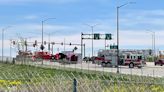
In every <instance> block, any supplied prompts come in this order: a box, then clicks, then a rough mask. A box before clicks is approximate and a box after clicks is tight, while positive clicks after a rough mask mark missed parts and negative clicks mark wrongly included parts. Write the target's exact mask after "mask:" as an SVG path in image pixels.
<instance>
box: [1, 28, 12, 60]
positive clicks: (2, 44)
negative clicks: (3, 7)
mask: <svg viewBox="0 0 164 92" xmlns="http://www.w3.org/2000/svg"><path fill="white" fill-rule="evenodd" d="M10 27H11V26H7V27H5V28H3V29H2V62H3V57H4V55H3V50H4V31H5V30H6V29H8V28H10Z"/></svg>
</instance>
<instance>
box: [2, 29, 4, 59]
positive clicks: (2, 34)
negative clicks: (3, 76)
mask: <svg viewBox="0 0 164 92" xmlns="http://www.w3.org/2000/svg"><path fill="white" fill-rule="evenodd" d="M3 40H4V29H2V62H3V47H4V44H3Z"/></svg>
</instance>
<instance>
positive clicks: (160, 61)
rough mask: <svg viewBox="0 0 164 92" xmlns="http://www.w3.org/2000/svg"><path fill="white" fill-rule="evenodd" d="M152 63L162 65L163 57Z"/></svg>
mask: <svg viewBox="0 0 164 92" xmlns="http://www.w3.org/2000/svg"><path fill="white" fill-rule="evenodd" d="M154 65H155V66H156V65H160V66H163V65H164V59H158V60H157V61H155V62H154Z"/></svg>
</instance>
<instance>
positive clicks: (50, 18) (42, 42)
mask: <svg viewBox="0 0 164 92" xmlns="http://www.w3.org/2000/svg"><path fill="white" fill-rule="evenodd" d="M50 19H56V18H47V19H45V20H42V44H41V47H43V48H44V46H43V26H44V22H46V21H48V20H50ZM42 65H43V49H42Z"/></svg>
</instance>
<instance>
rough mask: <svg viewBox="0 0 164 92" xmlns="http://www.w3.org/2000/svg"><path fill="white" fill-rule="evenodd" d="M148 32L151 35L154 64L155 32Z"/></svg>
mask: <svg viewBox="0 0 164 92" xmlns="http://www.w3.org/2000/svg"><path fill="white" fill-rule="evenodd" d="M147 31H148V32H150V33H152V50H153V49H154V51H153V60H154V62H155V56H156V46H155V42H156V41H155V32H154V31H150V30H147Z"/></svg>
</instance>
